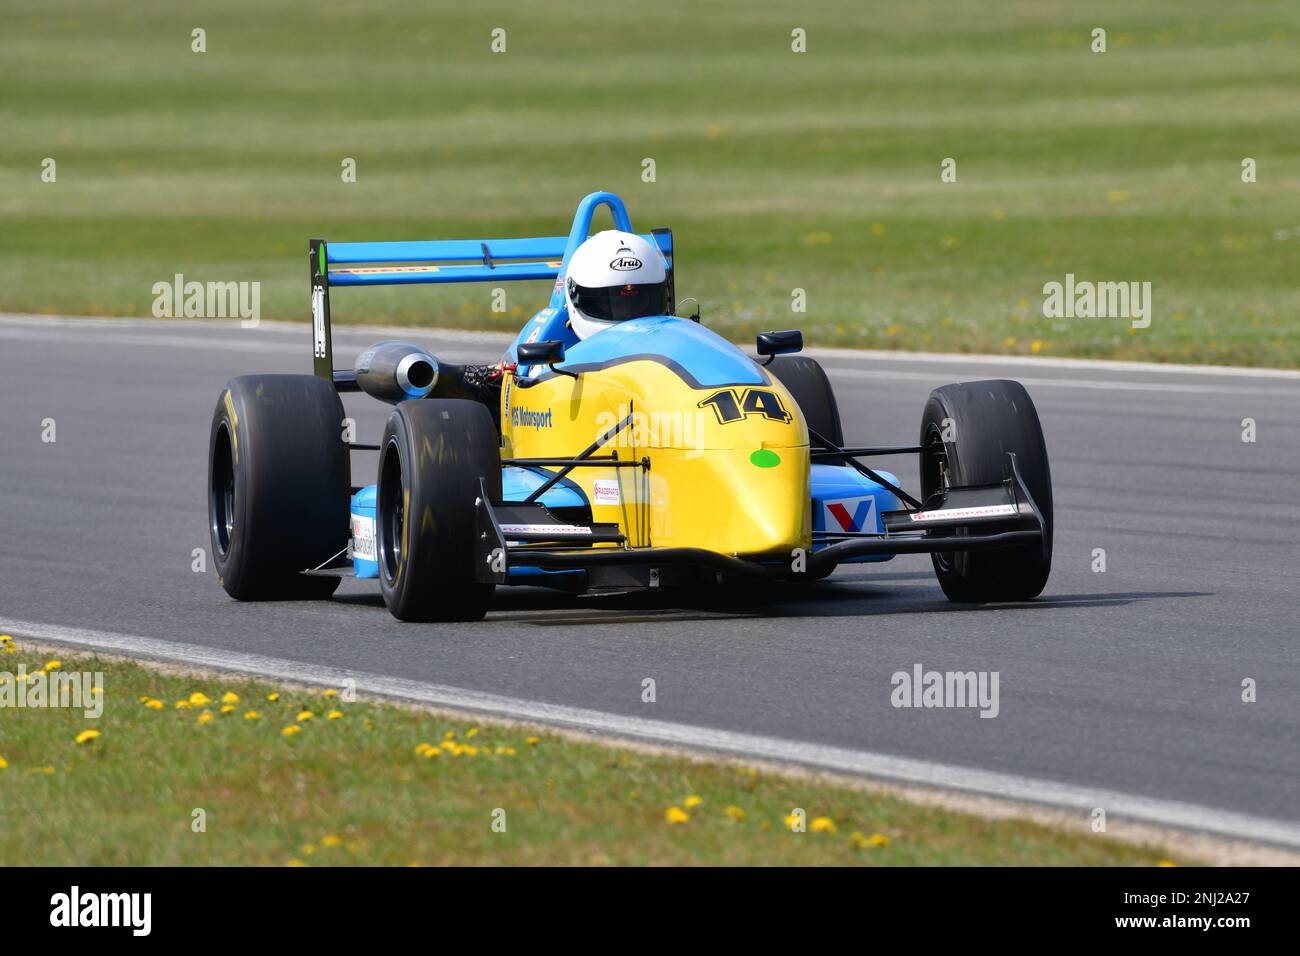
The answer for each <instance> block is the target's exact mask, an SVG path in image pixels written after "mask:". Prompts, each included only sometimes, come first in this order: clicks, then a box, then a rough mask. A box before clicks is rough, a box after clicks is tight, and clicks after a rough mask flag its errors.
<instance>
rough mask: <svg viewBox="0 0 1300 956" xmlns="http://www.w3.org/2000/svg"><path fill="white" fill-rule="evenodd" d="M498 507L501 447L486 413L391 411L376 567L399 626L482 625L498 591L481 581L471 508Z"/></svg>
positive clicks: (473, 409)
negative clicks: (481, 502) (478, 501)
mask: <svg viewBox="0 0 1300 956" xmlns="http://www.w3.org/2000/svg"><path fill="white" fill-rule="evenodd" d="M480 480H481V481H482V482H483V484H484V486H486V489H487V493H488V495H489V497H490V498H491V499H492V500H499V499H500V497H501V453H500V438H499V434H498V432H497V428H496V424H495V422H493V420H492V415H491V413H490V412H489V411H488V409H487V406H486V405H483V404H481V403H480V402H473V401H463V400H459V399H434V398H423V399H415V400H412V401H407V402H402V403H401V404H399V405H398V406H397V407H396V408H394V409H393V411H392V414H390V415H389V417H388V425H387V427H385V429H384V438H383V442H382V443H381V444H380V451H379V489H378V496H377V501H376V512H375V521H376V527H375V538H376V557H377V558H378V562H379V586H380V590H381V591H382V592H383V595H384V603H385V604H386V605H388V610H389V611H390V612H392V614H393V616H394V617H396V618H398V619H399V620H402V621H476V620H479V619H481V618H482V617H483V615H484V614H486V613H487V608H488V603H489V602H490V601H491V599H492V593H493V591H494V589H495V585H493V584H486V583H482V582H479V581H478V580H477V579H476V575H475V561H476V557H475V555H476V554H477V553H478V552H477V547H476V537H475V536H476V534H477V519H476V512H475V507H474V499H475V498H477V497H478V496H479V495H480V494H481V493H482V492H481V490H480Z"/></svg>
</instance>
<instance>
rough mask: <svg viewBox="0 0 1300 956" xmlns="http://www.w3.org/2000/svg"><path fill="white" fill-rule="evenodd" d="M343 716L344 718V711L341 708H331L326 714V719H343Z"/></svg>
mask: <svg viewBox="0 0 1300 956" xmlns="http://www.w3.org/2000/svg"><path fill="white" fill-rule="evenodd" d="M342 718H343V711H341V710H331V711H330V712H329V713H328V714H326V715H325V719H326V720H341V719H342Z"/></svg>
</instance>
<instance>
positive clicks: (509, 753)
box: [497, 747, 515, 757]
mask: <svg viewBox="0 0 1300 956" xmlns="http://www.w3.org/2000/svg"><path fill="white" fill-rule="evenodd" d="M497 753H499V754H502V755H504V756H506V757H513V756H514V755H515V748H514V747H498V748H497Z"/></svg>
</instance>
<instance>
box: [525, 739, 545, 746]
mask: <svg viewBox="0 0 1300 956" xmlns="http://www.w3.org/2000/svg"><path fill="white" fill-rule="evenodd" d="M541 742H542V738H541V737H529V738H528V739H527V740H525V741H524V743H526V744H528V746H530V747H536V746H537V745H538V744H540V743H541Z"/></svg>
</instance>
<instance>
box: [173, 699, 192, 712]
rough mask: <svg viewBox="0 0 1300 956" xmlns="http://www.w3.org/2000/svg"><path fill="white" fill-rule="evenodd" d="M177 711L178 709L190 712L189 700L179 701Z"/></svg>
mask: <svg viewBox="0 0 1300 956" xmlns="http://www.w3.org/2000/svg"><path fill="white" fill-rule="evenodd" d="M176 709H177V710H189V709H190V702H189V701H188V700H178V701H177V702H176Z"/></svg>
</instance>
